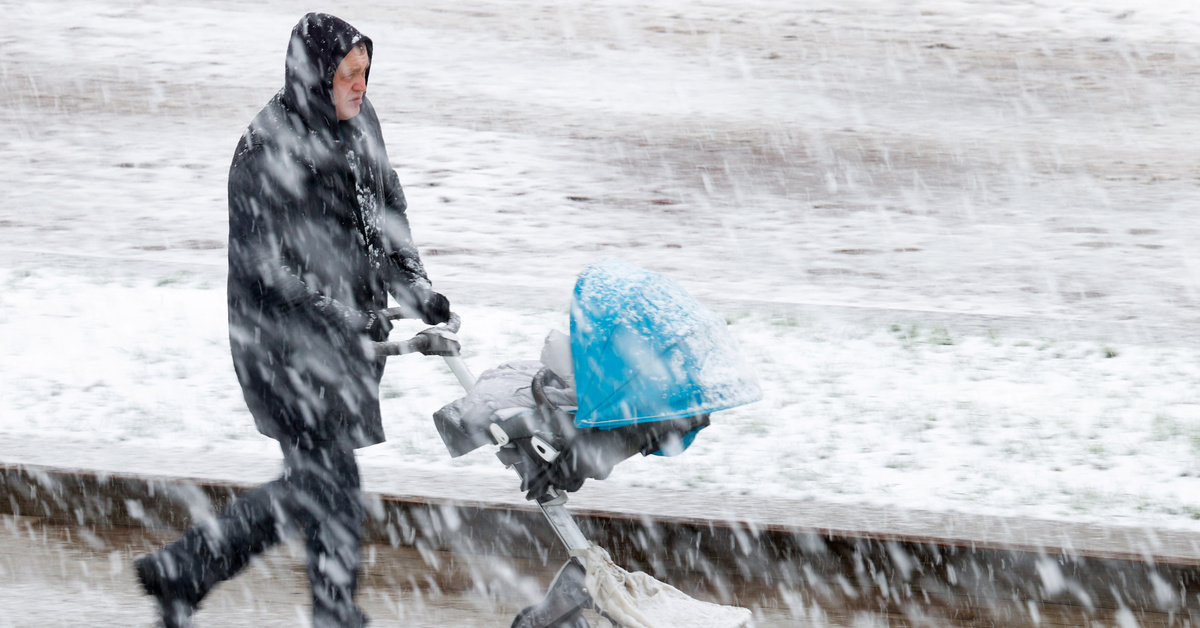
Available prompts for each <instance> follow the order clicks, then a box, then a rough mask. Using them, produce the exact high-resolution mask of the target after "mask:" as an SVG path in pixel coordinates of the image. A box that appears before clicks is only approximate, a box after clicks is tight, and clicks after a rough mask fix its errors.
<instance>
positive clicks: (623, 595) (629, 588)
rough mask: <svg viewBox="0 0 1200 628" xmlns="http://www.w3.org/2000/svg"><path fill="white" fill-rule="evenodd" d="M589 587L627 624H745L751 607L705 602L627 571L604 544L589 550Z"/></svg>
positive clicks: (661, 627)
mask: <svg viewBox="0 0 1200 628" xmlns="http://www.w3.org/2000/svg"><path fill="white" fill-rule="evenodd" d="M586 560H587V576H586V579H585V583H586V586H587V588H588V591H589V592H590V593H591V595H592V601H593V602H595V603H596V607H597V608H599V609H600V610H602V611H604V613H605V614H606V615H608V616H610V617H612V619H613V620H615V621H616V622H617V623H618V624H620V625H621V626H623V627H624V628H685V627H686V628H745V627H747V626H749V625H750V620H751V618H752V615H751V613H750V611H749V610H747V609H744V608H739V607H737V606H725V605H722V604H713V603H712V602H703V601H701V600H697V599H695V598H693V597H691V596H689V595H688V594H686V593H684V592H683V591H680V590H679V589H676V588H675V587H673V586H671V585H669V584H666V583H665V582H661V581H659V580H657V579H655V578H654V577H653V576H651V575H650V574H647V573H643V572H641V571H637V572H634V573H630V572H628V571H625V570H624V569H622V568H621V567H620V566H618V565H617V564H616V563H614V562H613V560H612V558H611V557H609V555H608V552H607V551H605V550H604V548H602V547H600V546H599V545H596V544H595V543H593V544H592V546H591V548H589V549H588V551H587V554H586Z"/></svg>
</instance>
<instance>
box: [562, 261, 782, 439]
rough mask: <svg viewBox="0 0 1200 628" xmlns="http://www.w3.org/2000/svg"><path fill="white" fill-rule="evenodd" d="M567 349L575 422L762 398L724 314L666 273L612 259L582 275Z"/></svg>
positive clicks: (616, 422)
mask: <svg viewBox="0 0 1200 628" xmlns="http://www.w3.org/2000/svg"><path fill="white" fill-rule="evenodd" d="M571 352H572V354H573V359H574V363H575V389H576V394H577V396H578V404H579V408H578V410H577V411H576V414H575V425H576V426H577V427H581V428H583V427H598V428H601V429H609V428H614V427H621V426H623V425H630V424H633V423H645V422H650V421H665V420H668V419H676V418H681V417H687V416H695V415H698V414H704V413H711V412H716V411H718V410H727V409H729V408H734V407H737V406H740V405H744V404H747V403H751V402H754V401H758V400H759V399H761V398H762V390H761V389H759V386H758V382H757V381H756V380H755V378H754V375H753V373H752V372H751V371H750V369H749V368H748V367H747V366H746V365H745V363H744V362H743V361H742V359H741V356H740V355H739V354H738V350H737V347H736V345H735V344H734V341H733V338H732V337H731V336H730V335H729V330H728V329H727V328H726V326H725V320H724V319H722V318H721V317H720V316H717V315H716V314H715V313H713V312H712V311H710V310H708V309H707V308H705V307H704V306H702V305H700V303H698V302H697V301H696V300H695V299H694V298H692V296H691V295H690V294H688V293H687V292H686V291H685V290H684V289H683V288H682V287H680V286H679V284H677V283H675V282H674V281H672V280H671V279H670V278H669V277H667V276H665V275H662V274H659V273H655V272H651V271H648V270H644V269H641V268H638V267H636V266H633V265H632V264H629V263H626V262H623V261H621V260H618V259H612V258H606V259H602V260H600V261H598V262H596V263H594V264H592V265H591V266H588V267H587V268H586V269H584V271H583V272H582V273H581V274H580V275H579V279H578V281H577V282H576V283H575V297H574V300H573V301H572V303H571Z"/></svg>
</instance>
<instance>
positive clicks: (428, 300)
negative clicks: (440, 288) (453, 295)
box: [417, 290, 450, 325]
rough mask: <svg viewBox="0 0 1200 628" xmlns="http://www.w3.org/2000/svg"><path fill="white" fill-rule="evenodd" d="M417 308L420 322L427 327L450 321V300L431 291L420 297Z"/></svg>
mask: <svg viewBox="0 0 1200 628" xmlns="http://www.w3.org/2000/svg"><path fill="white" fill-rule="evenodd" d="M417 308H418V309H419V310H420V313H421V320H423V321H425V322H426V323H427V324H429V325H438V324H440V323H445V322H446V321H449V320H450V299H447V298H446V297H444V296H442V295H441V294H438V293H437V292H434V291H432V290H430V291H429V292H426V293H425V294H424V295H421V298H420V301H419V302H418V303H417Z"/></svg>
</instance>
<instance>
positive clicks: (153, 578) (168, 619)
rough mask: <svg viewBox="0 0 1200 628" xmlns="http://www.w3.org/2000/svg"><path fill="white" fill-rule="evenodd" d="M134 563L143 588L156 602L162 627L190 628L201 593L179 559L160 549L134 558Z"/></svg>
mask: <svg viewBox="0 0 1200 628" xmlns="http://www.w3.org/2000/svg"><path fill="white" fill-rule="evenodd" d="M133 566H134V570H135V572H136V573H137V577H138V580H139V581H140V582H141V583H142V588H143V589H145V590H146V593H148V594H150V595H152V596H154V599H155V601H156V602H158V610H159V615H160V617H161V619H162V626H163V628H192V613H193V612H194V611H195V610H196V604H197V603H198V602H199V599H200V596H198V595H197V592H196V591H195V589H196V586H195V584H194V583H192V582H191V579H190V578H188V577H187V574H186V571H185V570H184V568H183V567H184V566H183V565H181V564H180V561H179V560H178V559H176V558H175V557H174V556H173V555H172V554H171V552H170V551H169V550H160V551H157V552H155V553H153V554H146V555H145V556H141V557H139V558H137V560H135V561H133Z"/></svg>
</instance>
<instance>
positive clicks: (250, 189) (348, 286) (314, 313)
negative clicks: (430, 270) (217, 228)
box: [228, 13, 432, 447]
mask: <svg viewBox="0 0 1200 628" xmlns="http://www.w3.org/2000/svg"><path fill="white" fill-rule="evenodd" d="M360 43H362V44H365V46H366V49H367V54H368V55H372V54H373V47H372V43H371V40H370V39H368V38H367V37H365V36H363V35H362V34H361V33H359V32H358V31H357V30H356V29H355V28H354V27H352V26H350V25H349V24H347V23H346V22H344V21H342V20H340V19H338V18H335V17H332V16H329V15H323V14H316V13H310V14H308V15H306V16H305V17H304V18H303V19H302V20H301V21H300V22H299V23H298V24H297V25H296V27H295V28H294V29H293V30H292V38H291V41H290V43H289V45H288V54H287V62H286V74H285V82H284V87H283V89H282V90H280V92H279V93H278V94H276V95H275V97H274V98H272V99H271V101H270V102H269V103H268V104H267V106H266V107H264V108H263V110H262V111H261V112H260V113H259V114H258V115H257V116H256V117H255V118H254V121H253V122H251V123H250V126H249V128H247V129H246V132H245V133H244V134H243V136H242V139H241V141H240V142H239V143H238V146H237V151H236V153H235V155H234V158H233V164H232V166H231V167H230V169H229V285H228V298H229V340H230V346H231V350H232V354H233V363H234V368H235V370H236V371H237V376H238V380H239V382H240V383H241V385H242V391H243V393H244V395H245V398H246V402H247V405H248V406H249V408H250V411H251V413H252V414H253V415H254V420H255V423H256V424H257V426H258V429H259V431H261V432H262V433H263V434H266V435H267V436H270V437H272V438H275V439H277V440H280V441H281V442H285V443H293V444H300V445H302V446H304V445H306V444H311V443H312V442H313V441H337V442H340V443H342V444H345V445H349V446H352V447H364V446H367V445H371V444H375V443H379V442H382V441H383V440H384V435H383V424H382V421H381V418H380V412H379V380H380V377H381V375H382V373H383V365H384V363H383V360H382V359H379V358H376V357H375V355H374V351H373V347H372V345H371V341H374V340H383V339H384V338H385V337H386V335H387V331H388V327H389V326H388V325H387V324H386V322H382V323H381V322H380V321H379V319H377V318H375V317H373V316H372V314H374V313H376V312H378V311H379V310H381V309H383V308H385V307H386V306H387V295H388V294H389V293H390V294H392V296H393V297H394V298H395V299H396V301H397V302H398V303H399V304H400V305H401V307H405V308H406V309H409V310H412V311H413V313H419V312H420V304H421V303H423V302H424V300H425V299H427V298H428V296H429V295H430V294H432V289H431V286H430V283H429V280H428V278H427V276H426V274H425V271H424V269H423V267H422V265H421V261H420V258H419V256H418V254H417V250H416V247H415V246H414V245H413V242H412V237H411V235H410V232H409V227H408V218H407V217H406V215H405V209H406V208H407V203H406V202H405V200H404V192H403V190H401V188H400V182H399V179H398V178H397V176H396V172H395V171H394V170H393V169H392V167H391V165H390V163H389V162H388V158H387V153H386V150H385V148H384V143H383V135H382V133H381V131H380V127H379V119H378V117H377V116H376V114H375V110H374V108H373V107H372V106H371V103H370V102H369V101H368V100H367V99H366V98H365V97H364V98H363V100H362V105H361V109H360V112H359V114H358V115H357V116H355V117H353V118H351V119H350V120H346V121H341V122H339V121H338V119H337V114H336V110H335V107H334V104H333V91H332V89H333V78H334V74H335V72H336V70H337V67H338V65H339V64H340V63H341V61H342V58H343V57H345V56H346V54H347V53H348V52H350V51H351V50H352V49H353V48H354V47H355V46H357V45H358V44H360Z"/></svg>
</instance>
